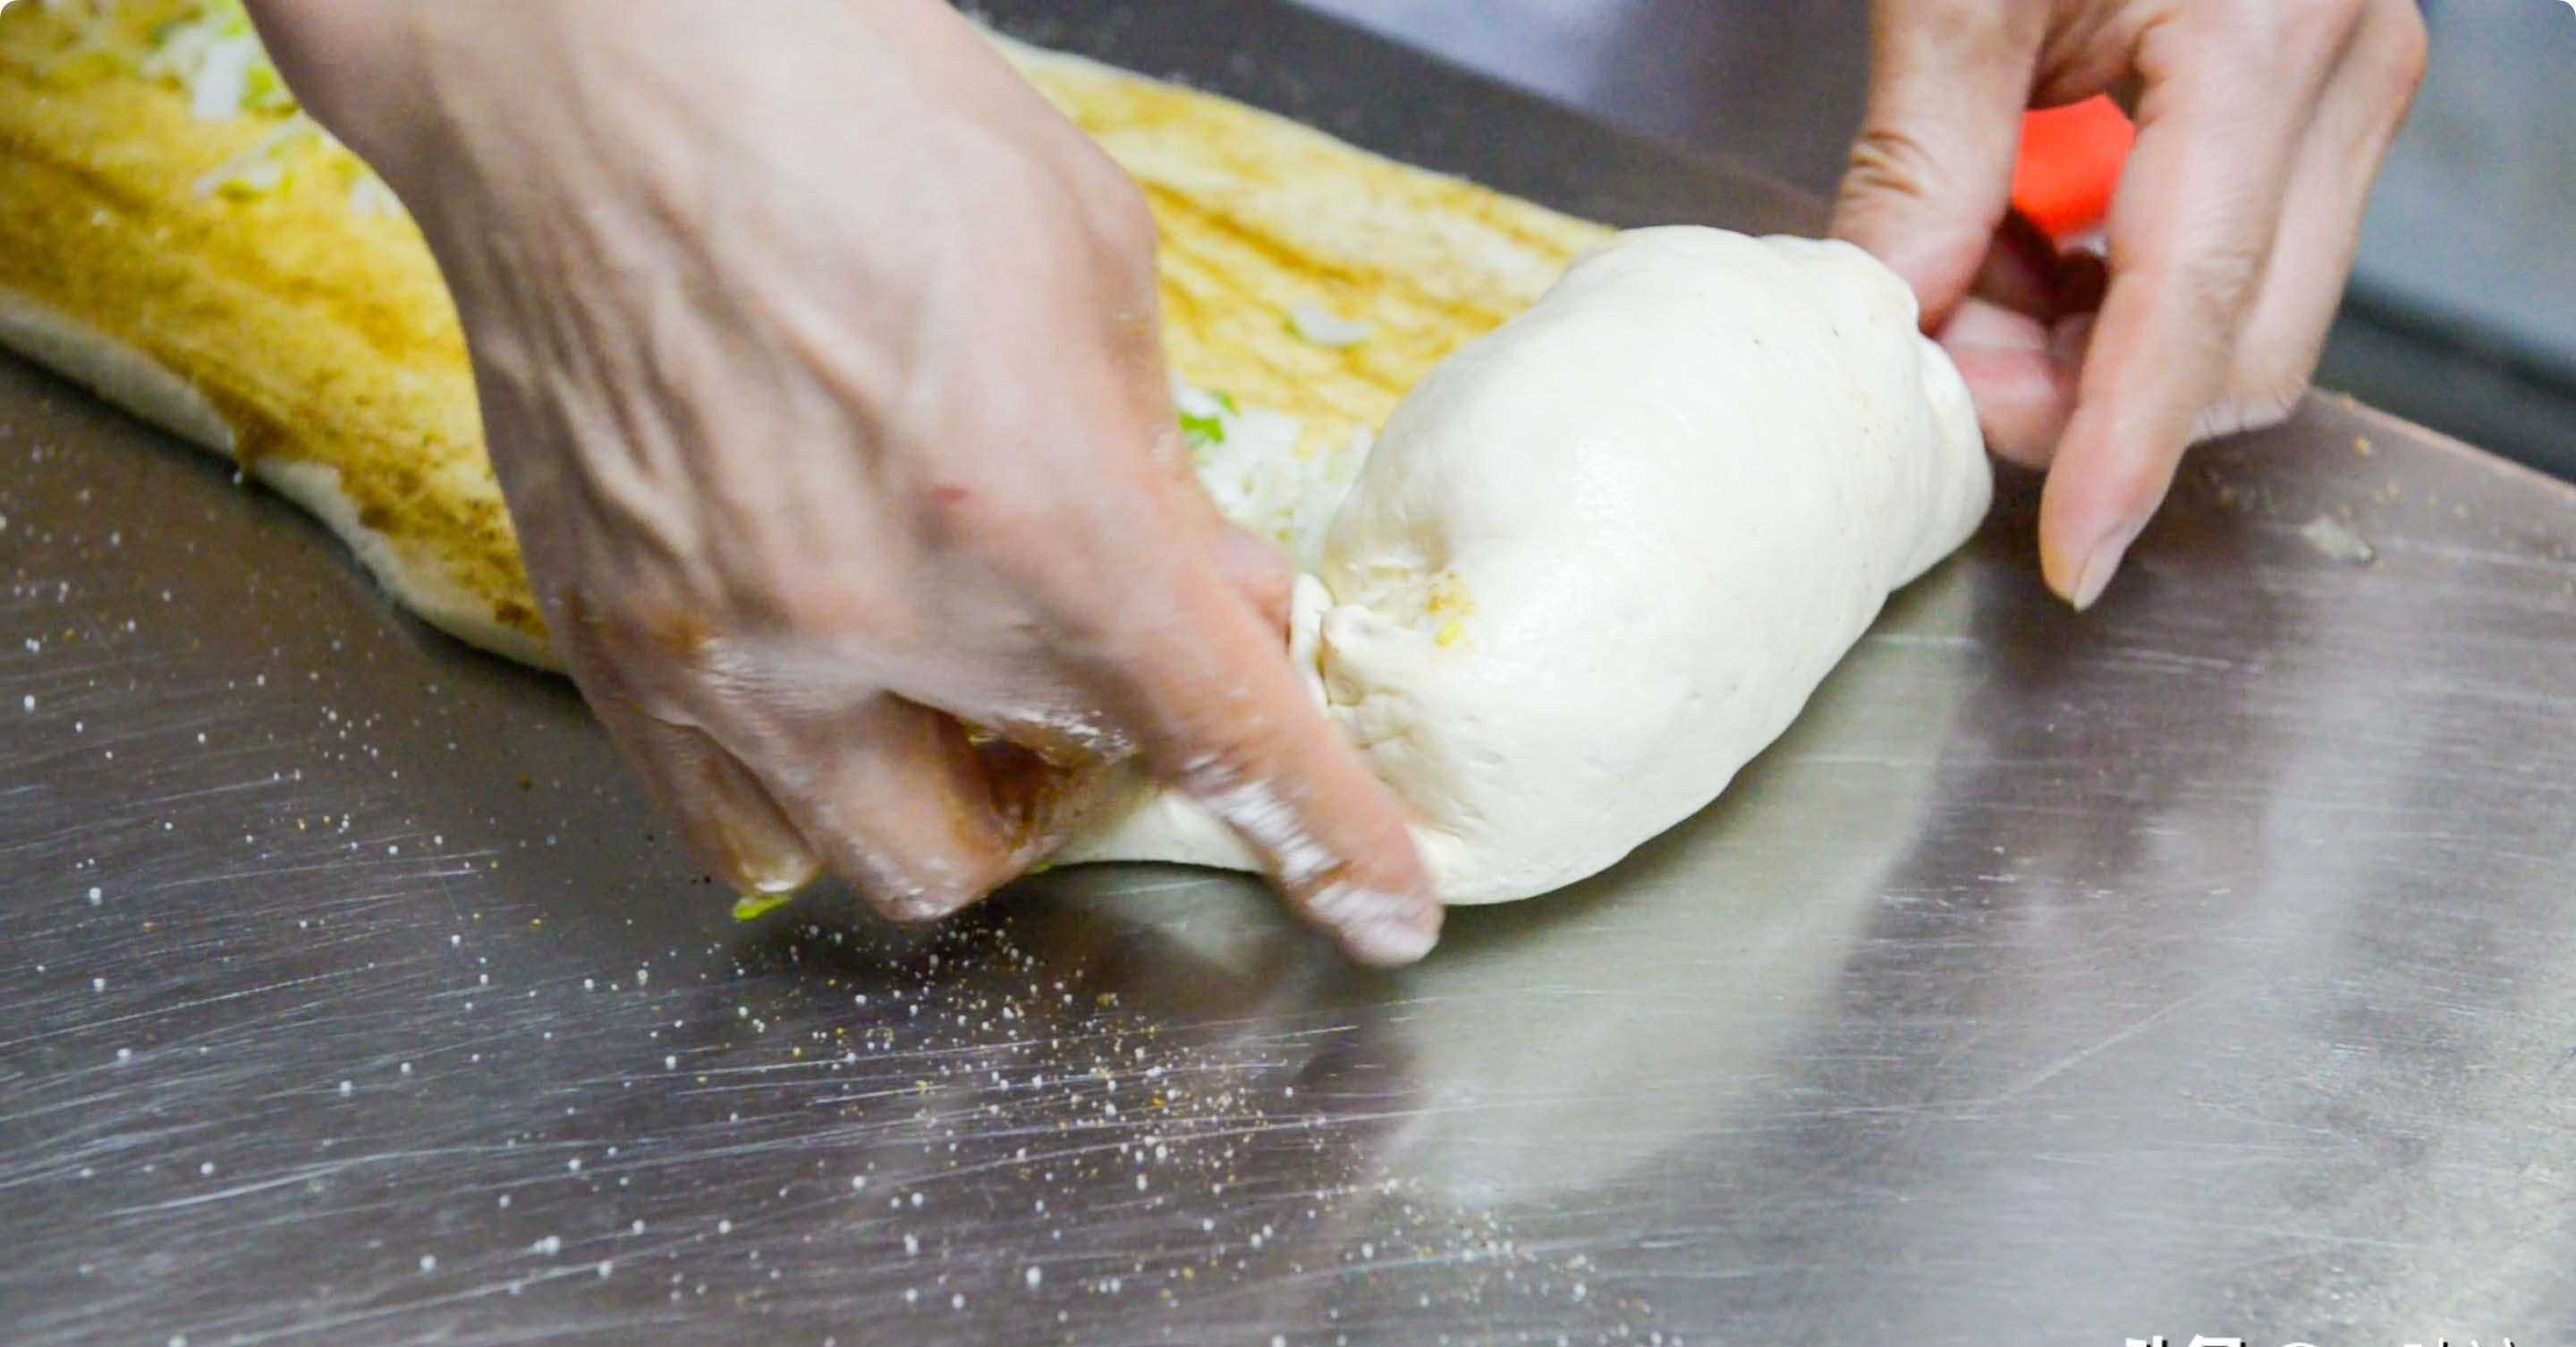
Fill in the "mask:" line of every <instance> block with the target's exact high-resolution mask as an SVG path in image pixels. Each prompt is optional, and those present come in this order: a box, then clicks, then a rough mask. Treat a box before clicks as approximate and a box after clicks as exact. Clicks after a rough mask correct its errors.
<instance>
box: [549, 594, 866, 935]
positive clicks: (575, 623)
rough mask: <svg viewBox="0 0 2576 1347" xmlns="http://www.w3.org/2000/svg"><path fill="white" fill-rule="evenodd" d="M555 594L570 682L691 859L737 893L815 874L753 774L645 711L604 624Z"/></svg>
mask: <svg viewBox="0 0 2576 1347" xmlns="http://www.w3.org/2000/svg"><path fill="white" fill-rule="evenodd" d="M552 597H553V599H554V602H552V603H551V604H549V605H548V610H547V618H548V622H549V626H550V627H551V629H552V630H553V632H554V634H555V640H556V643H557V645H558V646H559V647H560V648H561V650H562V651H563V655H564V661H565V663H566V665H567V666H569V667H570V669H571V671H572V675H573V681H574V683H575V684H576V685H577V686H578V687H579V688H580V689H581V693H582V697H583V698H584V699H585V700H586V701H588V702H589V703H590V708H591V711H592V713H593V714H595V715H597V716H598V717H599V721H600V724H601V725H602V726H603V727H605V728H606V729H607V730H608V735H609V738H610V739H611V740H612V741H613V742H615V743H616V745H617V747H618V750H619V752H621V753H623V754H624V755H625V757H626V760H627V762H628V763H629V764H631V765H632V766H633V767H634V768H635V771H636V774H637V775H638V776H640V777H641V778H642V779H643V781H644V788H645V791H646V793H647V794H649V795H651V796H652V797H653V801H654V803H655V804H657V805H658V806H660V808H661V810H662V813H663V815H664V816H665V817H667V818H669V819H671V820H673V821H674V822H675V823H676V824H677V825H678V826H679V830H680V840H681V844H682V845H683V846H684V847H686V848H687V850H688V852H689V855H690V857H691V858H692V859H693V860H695V861H696V863H697V864H698V866H699V867H700V868H701V869H703V870H705V871H706V873H707V874H708V875H709V876H711V877H712V878H714V879H715V880H716V882H718V883H720V884H723V885H726V886H727V887H729V888H731V889H733V890H734V891H735V892H736V893H739V894H772V895H775V894H785V893H793V892H795V891H796V890H798V889H801V888H803V887H804V886H806V885H807V884H810V883H812V882H813V881H814V878H815V876H816V875H818V874H820V873H821V871H822V868H823V866H822V861H821V859H820V858H819V857H817V856H816V855H815V854H814V852H813V849H812V848H810V847H808V846H807V845H806V844H805V839H804V838H803V837H802V836H800V835H798V833H797V831H796V828H795V825H794V824H792V823H790V822H789V821H788V819H787V817H786V815H785V814H783V813H782V812H781V811H780V810H779V808H778V804H777V802H776V801H775V800H773V799H772V798H770V795H769V792H768V791H766V790H765V789H763V788H762V787H761V785H760V782H759V781H758V779H756V778H755V777H753V776H752V775H751V773H750V772H749V771H747V770H745V769H744V768H743V766H742V764H741V763H740V762H738V761H736V760H735V759H734V757H733V755H732V754H730V753H727V752H726V751H725V750H724V749H723V747H722V746H720V745H718V744H717V743H716V742H715V741H714V740H713V739H711V738H709V737H708V736H707V735H705V734H704V733H702V732H700V731H698V730H696V729H694V728H692V727H690V726H688V725H684V724H678V723H675V722H673V721H671V720H668V719H665V718H662V717H659V716H656V715H653V714H651V713H650V712H649V711H647V710H646V709H645V705H646V703H645V702H644V700H642V699H641V698H639V697H638V695H637V693H636V688H635V685H634V683H633V681H632V680H630V679H628V678H627V677H626V676H624V674H623V673H622V672H621V670H624V669H626V668H628V667H630V665H629V662H627V661H624V660H621V658H620V657H618V656H617V655H616V654H615V653H613V651H614V648H615V647H616V644H617V643H616V641H615V640H614V638H613V637H612V636H611V635H610V631H609V628H608V626H607V625H606V624H605V623H603V622H601V621H600V620H598V619H597V617H596V616H595V615H594V614H593V613H592V611H591V609H590V605H589V604H588V603H587V602H586V601H585V600H584V599H583V597H582V596H581V595H580V594H579V593H577V592H565V593H561V594H557V595H554V596H552Z"/></svg>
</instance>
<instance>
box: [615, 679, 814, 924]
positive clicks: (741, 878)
mask: <svg viewBox="0 0 2576 1347" xmlns="http://www.w3.org/2000/svg"><path fill="white" fill-rule="evenodd" d="M600 718H601V720H603V721H605V722H606V723H607V724H608V726H609V733H610V734H611V735H612V736H613V737H615V738H616V740H617V741H618V744H619V746H620V747H622V748H624V749H625V750H626V756H627V758H628V760H629V761H631V762H633V763H634V764H635V767H636V770H637V771H638V772H640V773H641V774H642V776H643V778H644V781H645V783H646V787H647V789H649V790H650V791H651V792H652V794H653V796H654V799H655V800H656V802H657V803H659V804H660V805H661V806H662V809H663V812H664V813H666V814H667V815H669V816H670V817H671V818H673V819H676V820H677V821H678V823H679V828H680V840H681V842H682V844H683V845H685V846H686V847H687V848H688V851H689V855H690V856H691V857H692V858H693V859H695V860H696V862H697V863H698V865H699V867H700V868H701V869H704V870H705V871H706V872H707V873H708V874H709V875H710V876H712V877H714V879H715V881H716V882H717V883H719V884H723V885H726V886H727V887H729V888H731V889H733V890H734V892H736V893H739V894H746V895H748V894H761V895H772V896H776V895H784V894H790V893H794V892H796V891H797V890H798V889H801V888H804V887H805V886H806V885H808V884H811V883H813V882H814V880H815V879H816V878H817V877H818V876H820V875H821V874H822V872H823V862H822V860H821V858H820V857H818V856H816V855H815V854H814V852H813V850H812V849H811V848H809V847H807V846H806V845H805V839H804V837H803V836H801V835H800V834H799V833H798V832H797V831H796V826H795V825H794V824H793V823H790V822H789V821H788V819H787V815H786V814H785V813H784V812H782V811H781V810H780V809H779V807H778V803H777V801H775V800H772V799H771V798H770V797H769V792H768V791H767V790H765V789H763V788H762V787H761V785H760V782H759V781H758V780H757V779H756V778H754V777H753V776H752V774H751V773H750V772H749V771H748V770H746V769H745V768H744V767H743V765H742V764H741V763H739V762H737V761H735V760H734V757H733V755H732V754H730V753H727V752H725V751H724V749H723V748H721V747H719V746H718V745H717V744H716V742H715V741H714V740H713V739H710V738H708V737H707V736H706V735H705V734H704V733H703V732H701V731H699V730H695V729H692V728H690V727H688V726H685V725H672V724H668V723H665V722H661V721H656V720H652V719H650V718H649V717H644V716H638V715H633V714H629V713H627V712H624V711H619V710H612V709H607V708H603V709H602V711H601V716H600Z"/></svg>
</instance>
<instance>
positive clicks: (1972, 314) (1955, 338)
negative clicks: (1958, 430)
mask: <svg viewBox="0 0 2576 1347" xmlns="http://www.w3.org/2000/svg"><path fill="white" fill-rule="evenodd" d="M2090 322H2091V320H2090V318H2089V317H2082V318H2078V319H2073V320H2069V321H2068V323H2066V324H2053V323H2052V322H2051V321H2050V320H2049V319H2048V318H2046V317H2043V316H2037V315H2033V314H2029V313H2025V312H2022V311H2020V310H2017V309H2014V308H2011V307H2009V306H2007V305H2002V304H1996V303H1992V302H1990V301H1988V300H1985V299H1983V298H1980V297H1977V296H1974V295H1972V296H1970V297H1969V298H1967V299H1965V300H1962V301H1960V304H1959V307H1958V308H1957V309H1956V310H1954V311H1953V312H1952V313H1951V315H1950V320H1949V321H1948V322H1947V323H1944V324H1942V326H1941V330H1940V332H1939V334H1938V336H1939V339H1940V342H1941V349H1942V350H1944V351H1946V352H1948V353H1949V356H1950V363H1951V364H1952V365H1953V366H1954V367H1956V368H1957V369H1958V371H1959V378H1960V380H1961V382H1963V383H1965V384H1966V385H1967V386H1968V398H1969V400H1970V401H1971V402H1972V403H1974V404H1975V406H1976V409H1977V429H1978V431H1979V432H1981V433H1982V434H1983V435H1984V436H1985V439H1986V447H1987V448H1989V449H1991V450H1993V451H1994V452H1995V454H1996V455H1997V456H1998V457H2000V458H2003V459H2005V460H2006V461H2009V462H2013V463H2018V464H2020V465H2022V466H2023V467H2026V468H2039V467H2045V466H2047V464H2048V461H2049V459H2050V457H2051V456H2052V454H2053V453H2054V451H2055V450H2056V448H2057V442H2058V438H2059V436H2061V435H2062V434H2064V433H2065V430H2066V419H2067V417H2068V416H2069V415H2071V414H2072V413H2073V412H2074V409H2075V385H2076V371H2078V370H2079V369H2081V368H2082V363H2081V361H2082V356H2081V351H2082V349H2083V348H2082V342H2081V334H2082V333H2083V331H2084V330H2085V328H2086V327H2089V325H2090ZM2075 323H2082V324H2084V325H2085V326H2084V327H2077V326H2073V325H2072V324H2075Z"/></svg>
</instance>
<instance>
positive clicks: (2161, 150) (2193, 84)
mask: <svg viewBox="0 0 2576 1347" xmlns="http://www.w3.org/2000/svg"><path fill="white" fill-rule="evenodd" d="M2254 8H2255V7H2246V8H2245V9H2243V10H2238V9H2237V8H2236V7H2232V6H2231V7H2226V8H2225V9H2223V10H2218V11H2210V10H2202V11H2194V13H2196V14H2199V15H2202V16H2203V17H2202V18H2201V19H2200V22H2201V23H2202V24H2203V25H2208V24H2212V23H2220V24H2224V23H2232V22H2235V21H2236V19H2235V17H2234V16H2235V15H2239V14H2247V13H2251V12H2252V11H2253V9H2254ZM2213 15H2214V17H2212V16H2213ZM2303 39H2305V40H2303ZM2312 42H2313V38H2312V35H2306V34H2285V33H2279V32H2268V31H2267V32H2243V31H2237V30H2234V29H2229V30H2226V31H2212V30H2210V29H2208V28H2207V27H2206V26H2204V27H2202V28H2188V27H2186V26H2185V25H2184V24H2183V23H2182V22H2181V21H2179V20H2178V21H2176V22H2175V23H2174V24H2169V25H2166V26H2164V27H2160V28H2156V29H2151V30H2149V32H2148V34H2147V35H2146V36H2145V37H2144V38H2143V39H2142V41H2141V44H2140V47H2139V51H2138V57H2137V60H2138V67H2139V72H2140V74H2141V76H2142V77H2143V78H2144V80H2145V84H2146V91H2145V95H2144V96H2143V97H2142V98H2141V100H2140V102H2139V109H2138V111H2139V122H2138V139H2137V145H2136V148H2135V149H2134V150H2133V151H2132V152H2131V154H2130V158H2129V162H2128V165H2127V167H2126V169H2125V170H2124V172H2123V173H2122V176H2121V180H2120V187H2119V190H2118V192H2117V193H2116V194H2115V195H2114V197H2113V199H2112V205H2111V219H2110V239H2111V258H2110V265H2111V283H2110V288H2109V291H2108V293H2107V294H2106V295H2105V296H2104V299H2103V303H2102V312H2101V316H2100V318H2099V319H2098V320H2097V322H2096V324H2095V326H2094V329H2093V334H2092V342H2091V346H2090V349H2089V351H2088V353H2087V355H2086V357H2085V363H2084V369H2083V373H2082V376H2081V379H2080V382H2079V385H2078V392H2077V400H2076V409H2075V412H2074V415H2073V416H2072V417H2071V418H2070V419H2069V420H2068V422H2067V427H2066V433H2065V435H2064V437H2063V439H2062V441H2061V443H2060V444H2059V446H2058V449H2057V456H2056V460H2055V462H2054V464H2053V465H2052V466H2051V468H2050V471H2049V478H2048V483H2047V486H2046V487H2045V488H2044V489H2043V491H2042V494H2041V499H2040V523H2039V543H2040V569H2041V572H2042V574H2043V575H2045V576H2046V578H2047V581H2048V584H2049V587H2050V588H2051V589H2054V590H2055V591H2057V593H2058V594H2059V595H2060V596H2062V597H2063V598H2065V599H2066V600H2067V601H2068V602H2069V603H2071V604H2073V605H2074V606H2075V607H2077V608H2079V609H2081V608H2086V607H2090V606H2091V605H2092V603H2093V602H2094V601H2095V600H2096V599H2098V598H2099V597H2100V596H2101V593H2102V590H2103V588H2104V587H2105V586H2107V585H2108V584H2109V583H2110V580H2111V576H2112V574H2113V573H2114V572H2115V571H2116V570H2117V569H2118V568H2119V564H2120V561H2121V558H2122V557H2123V556H2124V555H2125V554H2126V552H2127V551H2128V547H2129V544H2130V543H2131V542H2133V541H2134V540H2135V539H2136V538H2137V535H2138V533H2139V531H2140V530H2142V529H2144V528H2145V527H2146V523H2147V520H2148V519H2149V518H2150V517H2151V516H2152V515H2153V514H2154V512H2155V509H2156V506H2157V505H2158V504H2160V503H2161V502H2162V501H2163V499H2164V495H2165V492H2166V489H2167V488H2168V487H2169V486H2170V485H2171V484H2172V481H2173V474H2174V469H2175V467H2176V466H2177V464H2178V463H2179V462H2180V461H2181V458H2182V452H2183V449H2184V447H2185V445H2186V444H2188V443H2189V441H2190V438H2191V432H2192V427H2193V425H2194V423H2195V421H2196V419H2197V418H2198V417H2199V415H2200V412H2201V410H2202V408H2204V407H2206V406H2207V405H2209V403H2210V401H2211V399H2212V398H2213V397H2214V396H2215V395H2216V394H2217V393H2218V391H2219V389H2220V386H2221V383H2222V381H2223V379H2224V377H2225V375H2226V370H2227V363H2228V359H2229V356H2230V353H2231V352H2232V350H2233V348H2234V345H2235V338H2236V333H2237V330H2238V328H2239V326H2240V324H2241V321H2242V319H2243V318H2244V316H2245V312H2246V307H2247V305H2248V303H2249V302H2250V301H2251V299H2252V297H2253V294H2254V292H2255V287H2256V285H2257V283H2258V282H2259V281H2260V279H2261V277H2262V275H2263V271H2264V266H2265V263H2266V261H2267V260H2268V258H2269V255H2270V253H2271V248H2272V241H2273V238H2274V235H2275V233H2276V232H2277V230H2278V227H2279V222H2280V213H2281V201H2282V195H2283V191H2284V184H2285V180H2286V178H2287V175H2288V169H2289V165H2290V161H2291V156H2292V152H2293V151H2294V149H2295V148H2296V146H2297V145H2298V143H2299V140H2300V137H2301V133H2302V132H2303V131H2304V130H2305V127H2306V122H2307V120H2308V109H2310V108H2311V107H2313V105H2314V99H2313V95H2314V89H2315V86H2316V84H2318V83H2319V82H2321V81H2322V80H2323V78H2324V73H2325V70H2326V69H2327V68H2329V66H2330V63H2331V60H2332V58H2333V56H2334V55H2335V51H2334V50H2332V49H2328V50H2325V51H2322V52H2315V53H2313V54H2311V53H2310V48H2311V46H2312ZM2333 45H2334V46H2335V47H2339V46H2340V43H2339V42H2337V43H2335V44H2333Z"/></svg>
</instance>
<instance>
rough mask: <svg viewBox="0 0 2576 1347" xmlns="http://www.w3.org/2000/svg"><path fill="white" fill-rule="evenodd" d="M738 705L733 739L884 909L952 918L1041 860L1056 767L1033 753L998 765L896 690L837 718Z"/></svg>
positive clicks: (723, 727) (845, 872) (807, 829)
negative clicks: (1047, 793)
mask: <svg viewBox="0 0 2576 1347" xmlns="http://www.w3.org/2000/svg"><path fill="white" fill-rule="evenodd" d="M730 713H731V714H732V715H733V716H735V717H736V719H735V720H734V721H733V723H731V724H719V726H718V728H719V731H720V737H721V739H722V741H723V742H724V744H725V746H726V747H728V748H731V749H733V750H734V752H735V753H736V754H737V755H738V756H739V757H741V758H742V760H743V761H745V762H746V763H748V764H750V765H752V766H753V768H754V769H755V770H757V771H758V772H759V773H760V775H761V777H762V780H763V782H764V784H766V785H767V786H768V788H769V790H770V794H771V795H772V797H773V798H775V799H776V800H777V801H778V804H779V806H780V808H781V809H782V810H783V811H784V812H785V813H786V815H787V817H788V819H789V820H790V821H791V822H793V823H794V824H795V826H796V829H797V831H798V832H799V833H801V834H803V836H804V837H805V839H806V840H807V842H809V843H810V844H811V845H812V846H813V847H814V848H815V849H816V850H817V851H818V852H820V853H821V855H822V857H823V860H824V861H825V862H826V863H827V864H828V865H830V867H831V868H832V870H833V872H834V873H836V874H838V875H840V876H841V877H842V878H843V879H845V880H847V881H848V882H849V883H850V884H851V886H852V887H853V888H855V889H856V890H857V891H858V893H859V896H860V897H861V898H862V899H863V900H865V901H866V902H867V904H868V905H869V906H870V907H872V908H874V909H875V910H876V911H877V912H878V913H879V914H881V915H883V916H885V917H888V918H890V919H892V920H896V921H930V920H935V919H937V918H940V917H945V916H948V915H949V914H951V913H954V912H956V911H957V910H958V909H960V908H962V907H965V906H967V905H968V904H970V903H973V902H974V901H975V900H976V899H979V898H981V897H983V896H984V895H985V894H987V893H990V892H991V891H992V890H993V889H994V888H996V887H998V886H999V885H1001V884H1002V883H1003V882H1004V881H1006V880H1008V879H1010V878H1012V877H1013V876H1015V875H1017V874H1019V873H1020V871H1022V870H1024V869H1026V868H1027V867H1028V865H1029V864H1030V863H1031V862H1033V861H1034V860H1035V859H1036V844H1037V840H1038V836H1039V823H1040V818H1041V810H1040V808H1039V807H1038V801H1039V799H1040V798H1041V795H1042V788H1043V785H1044V784H1045V783H1047V782H1049V781H1051V780H1052V779H1053V778H1054V773H1053V771H1052V769H1046V768H1044V767H1043V766H1042V765H1039V764H1038V762H1037V759H1036V758H1035V757H1034V756H1033V755H1026V754H1022V755H1021V759H1022V760H1021V761H1020V762H1019V763H1017V764H1015V765H1014V767H1013V768H1012V769H1010V770H997V762H996V759H995V758H993V757H991V756H988V753H987V752H986V751H984V750H982V749H979V747H978V745H976V744H975V743H974V742H973V741H972V740H971V739H970V738H969V736H968V734H967V732H966V728H965V727H964V726H963V725H962V724H960V723H959V722H958V721H957V720H956V719H954V718H953V717H950V716H946V715H943V714H940V713H939V712H936V711H931V710H928V709H926V708H923V707H920V706H916V705H914V704H912V703H910V702H907V701H905V700H903V699H902V698H900V697H896V696H893V695H891V694H879V695H876V696H874V697H871V698H868V699H867V700H865V701H864V702H862V703H860V704H859V705H857V706H855V707H847V708H841V709H835V710H834V711H832V712H831V713H828V714H815V715H797V716H793V717H784V718H778V717H774V716H772V715H771V714H769V713H745V712H744V711H742V710H741V709H739V708H735V709H732V710H731V712H730Z"/></svg>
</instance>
